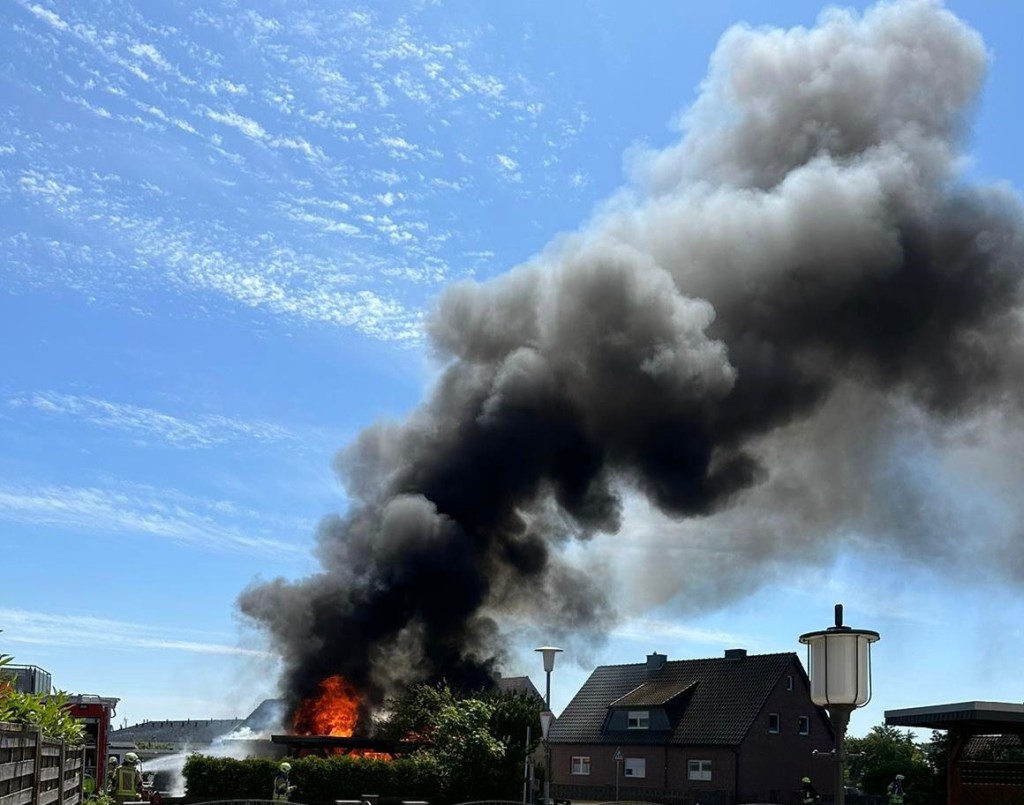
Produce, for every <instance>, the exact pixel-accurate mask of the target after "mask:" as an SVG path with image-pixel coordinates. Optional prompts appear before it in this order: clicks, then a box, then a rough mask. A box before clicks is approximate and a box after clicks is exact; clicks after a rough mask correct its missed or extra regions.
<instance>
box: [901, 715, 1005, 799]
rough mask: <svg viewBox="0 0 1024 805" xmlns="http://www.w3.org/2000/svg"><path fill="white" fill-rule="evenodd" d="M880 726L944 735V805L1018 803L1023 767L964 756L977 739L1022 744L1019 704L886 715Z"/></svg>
mask: <svg viewBox="0 0 1024 805" xmlns="http://www.w3.org/2000/svg"><path fill="white" fill-rule="evenodd" d="M885 723H886V724H887V725H889V726H892V727H910V728H912V729H932V730H945V731H946V732H947V733H948V734H949V766H948V771H947V774H948V778H947V787H946V790H947V792H948V800H947V801H948V805H1004V804H1005V805H1010V803H1013V805H1018V803H1021V802H1024V761H1005V760H1004V761H995V760H973V759H970V758H969V756H967V755H966V754H965V750H966V749H967V747H968V744H969V743H970V741H971V739H972V738H974V737H975V736H978V735H1015V736H1018V737H1019V738H1021V739H1022V740H1024V704H1016V703H1011V704H1008V703H1004V702H960V703H958V704H937V705H932V706H929V707H912V708H909V709H906V710H886V711H885Z"/></svg>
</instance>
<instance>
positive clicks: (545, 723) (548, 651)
mask: <svg viewBox="0 0 1024 805" xmlns="http://www.w3.org/2000/svg"><path fill="white" fill-rule="evenodd" d="M534 651H539V652H540V653H541V655H543V657H544V676H545V683H546V684H545V686H544V707H545V708H546V710H545V712H543V713H541V714H540V727H541V731H542V732H543V733H544V805H551V744H549V743H548V729H549V728H550V726H551V721H552V720H553V719H554V714H552V712H551V672H552V671H553V670H555V655H556V654H560V653H561V651H562V649H560V648H555V647H554V646H541V647H540V648H537V649H534ZM545 717H546V718H545Z"/></svg>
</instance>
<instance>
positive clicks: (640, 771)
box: [622, 757, 647, 777]
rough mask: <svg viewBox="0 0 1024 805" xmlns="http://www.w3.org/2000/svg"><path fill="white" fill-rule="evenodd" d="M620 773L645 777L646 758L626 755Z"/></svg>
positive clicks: (626, 775) (625, 775) (627, 775)
mask: <svg viewBox="0 0 1024 805" xmlns="http://www.w3.org/2000/svg"><path fill="white" fill-rule="evenodd" d="M622 774H623V776H624V777H646V776H647V760H646V759H645V758H642V757H628V758H626V762H625V764H623V768H622Z"/></svg>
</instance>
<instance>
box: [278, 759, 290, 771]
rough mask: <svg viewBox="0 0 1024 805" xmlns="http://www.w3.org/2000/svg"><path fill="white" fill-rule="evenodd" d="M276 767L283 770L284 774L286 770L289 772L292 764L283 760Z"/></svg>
mask: <svg viewBox="0 0 1024 805" xmlns="http://www.w3.org/2000/svg"><path fill="white" fill-rule="evenodd" d="M278 768H279V769H280V770H281V771H283V772H284V773H285V774H287V773H288V772H290V771H291V770H292V764H291V763H289V762H288V761H285V762H284V763H282V764H281V765H280V766H278Z"/></svg>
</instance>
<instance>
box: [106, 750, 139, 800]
mask: <svg viewBox="0 0 1024 805" xmlns="http://www.w3.org/2000/svg"><path fill="white" fill-rule="evenodd" d="M111 793H112V794H113V795H114V799H115V800H117V802H119V803H123V802H138V801H139V800H141V799H142V768H141V764H140V763H139V756H138V755H136V754H135V753H134V752H129V753H128V754H126V755H125V756H124V763H122V764H121V765H120V766H118V767H117V771H116V772H115V773H114V790H113V791H112V792H111Z"/></svg>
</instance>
